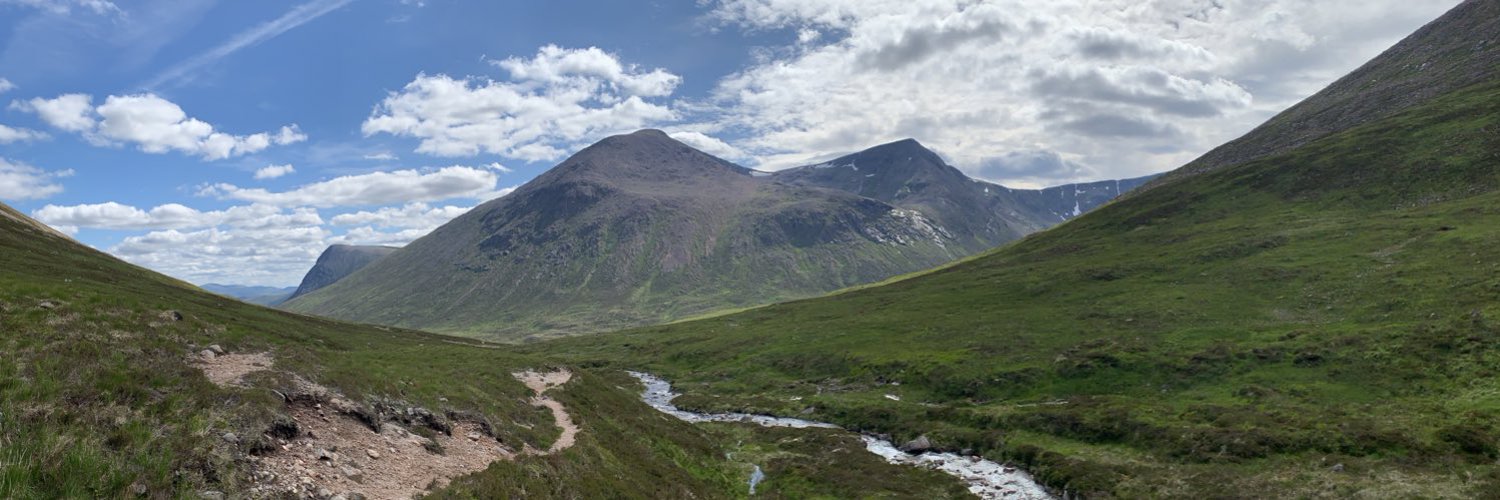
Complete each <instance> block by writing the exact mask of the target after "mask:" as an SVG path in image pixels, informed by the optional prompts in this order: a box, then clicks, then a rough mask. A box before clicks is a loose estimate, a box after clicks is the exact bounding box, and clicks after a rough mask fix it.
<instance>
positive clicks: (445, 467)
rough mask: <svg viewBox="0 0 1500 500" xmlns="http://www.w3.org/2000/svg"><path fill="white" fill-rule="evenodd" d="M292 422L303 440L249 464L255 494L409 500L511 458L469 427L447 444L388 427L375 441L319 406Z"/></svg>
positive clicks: (458, 427)
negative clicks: (358, 495)
mask: <svg viewBox="0 0 1500 500" xmlns="http://www.w3.org/2000/svg"><path fill="white" fill-rule="evenodd" d="M291 415H292V418H293V419H295V420H296V421H297V424H298V428H299V430H300V431H301V434H300V435H299V436H298V437H296V438H293V439H291V440H278V443H279V446H280V450H276V451H273V452H272V453H270V454H267V455H265V456H262V457H252V458H253V459H254V460H255V462H256V465H255V470H256V478H255V479H256V482H257V487H256V489H255V491H254V493H259V494H276V493H291V494H294V495H299V496H311V497H315V498H328V497H329V496H332V495H337V494H343V495H345V496H346V498H347V497H353V495H352V493H358V494H361V495H364V496H365V497H366V498H372V499H383V498H400V499H406V498H411V497H412V496H414V495H418V496H420V495H421V494H423V493H425V492H427V491H428V490H430V489H433V488H439V487H442V486H444V485H446V484H447V483H448V481H449V480H450V479H452V478H455V477H458V476H462V475H466V474H471V473H474V472H478V471H482V470H484V469H485V468H487V467H489V465H490V463H491V462H494V461H496V460H510V459H512V458H514V457H515V453H513V452H511V451H510V450H507V449H505V447H504V446H502V445H501V444H500V443H499V442H498V441H496V440H495V438H493V437H490V436H488V435H486V434H485V433H484V431H483V429H482V428H480V426H479V425H478V424H474V423H469V422H460V423H457V424H455V425H454V427H453V435H452V436H448V435H444V434H442V433H433V438H432V439H429V438H425V437H422V436H419V435H416V434H413V433H412V432H410V431H408V430H407V429H406V428H404V427H401V426H399V425H394V424H390V423H386V424H382V425H381V428H380V432H379V433H375V432H372V431H371V430H370V428H369V427H366V426H365V425H364V424H363V423H360V422H359V421H357V420H355V419H353V418H351V417H348V416H345V415H342V414H334V412H332V411H328V410H325V409H324V408H322V407H321V405H317V406H312V407H308V406H299V407H296V408H293V410H292V412H291Z"/></svg>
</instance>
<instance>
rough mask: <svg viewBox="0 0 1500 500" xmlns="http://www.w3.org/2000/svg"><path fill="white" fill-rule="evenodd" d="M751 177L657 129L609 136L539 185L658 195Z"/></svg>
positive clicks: (571, 159) (565, 162)
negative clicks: (631, 189) (572, 184)
mask: <svg viewBox="0 0 1500 500" xmlns="http://www.w3.org/2000/svg"><path fill="white" fill-rule="evenodd" d="M749 175H750V169H747V168H745V167H741V166H739V165H735V164H733V163H730V162H728V161H725V160H723V159H720V158H718V157H715V156H713V155H710V154H708V153H704V152H702V151H699V150H697V149H694V148H693V147H692V146H689V145H687V144H684V143H683V142H682V141H678V140H677V139H673V138H672V137H671V136H669V135H667V133H666V132H663V131H661V130H657V129H642V130H638V131H635V132H631V133H628V134H620V135H613V136H609V137H606V138H604V139H603V140H600V141H599V142H597V143H594V145H592V146H589V147H587V148H584V149H583V150H582V151H579V152H578V154H575V155H573V156H571V157H569V158H568V159H566V160H563V162H562V163H560V164H558V165H557V166H556V167H553V168H552V170H550V171H548V172H547V173H546V174H543V176H542V177H539V179H542V182H540V183H538V184H549V183H552V182H557V181H571V180H578V179H589V180H592V181H595V182H600V183H607V184H611V185H616V186H617V187H618V186H621V185H626V184H629V185H637V187H640V188H642V189H650V190H660V189H663V188H665V187H668V186H678V187H681V186H686V185H692V184H694V183H696V182H702V181H707V180H709V179H713V178H724V177H737V176H744V177H748V176H749Z"/></svg>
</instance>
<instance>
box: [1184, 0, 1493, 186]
mask: <svg viewBox="0 0 1500 500" xmlns="http://www.w3.org/2000/svg"><path fill="white" fill-rule="evenodd" d="M1496 31H1500V3H1497V2H1494V1H1490V0H1465V1H1464V2H1463V3H1461V4H1459V5H1458V6H1457V7H1454V8H1453V10H1452V11H1451V12H1449V13H1448V14H1447V15H1446V16H1445V17H1444V20H1443V21H1442V22H1434V23H1430V24H1428V25H1427V26H1424V27H1422V28H1421V30H1419V31H1417V32H1416V33H1414V34H1412V35H1411V37H1410V38H1408V39H1407V43H1401V44H1397V45H1396V46H1394V47H1391V48H1390V49H1389V50H1386V51H1385V52H1384V53H1382V54H1380V56H1378V57H1376V58H1375V59H1373V60H1371V61H1369V62H1367V63H1365V64H1364V65H1363V66H1360V67H1359V69H1356V70H1355V71H1354V72H1353V73H1350V74H1348V75H1346V76H1344V77H1343V78H1341V79H1339V80H1338V81H1336V82H1334V83H1333V84H1332V85H1329V86H1328V87H1327V88H1325V89H1323V90H1322V91H1319V92H1318V93H1317V94H1314V95H1313V96H1312V97H1309V98H1307V99H1306V100H1303V101H1302V102H1300V103H1298V104H1297V105H1295V106H1292V107H1291V108H1288V109H1287V110H1286V111H1283V112H1281V113H1279V114H1277V115H1276V116H1275V117H1274V118H1272V119H1271V120H1270V121H1267V122H1266V123H1265V124H1263V125H1261V126H1259V127H1257V128H1256V129H1255V130H1252V131H1251V132H1250V133H1248V134H1246V135H1245V136H1244V137H1240V138H1238V139H1235V140H1233V141H1230V142H1229V143H1227V144H1224V145H1223V146H1220V147H1218V148H1216V149H1214V150H1212V151H1209V152H1208V153H1207V154H1205V155H1203V156H1202V157H1201V158H1198V159H1197V160H1195V161H1193V162H1191V163H1189V164H1187V165H1186V166H1184V167H1182V168H1180V169H1178V170H1176V171H1173V172H1172V173H1171V174H1170V175H1168V176H1166V177H1165V178H1164V179H1163V182H1166V181H1169V180H1172V179H1177V178H1180V177H1186V176H1191V175H1196V174H1200V173H1203V172H1210V171H1214V170H1218V169H1222V168H1226V167H1231V166H1234V165H1239V164H1243V163H1246V162H1249V161H1252V160H1256V159H1260V158H1265V157H1268V156H1271V155H1276V154H1280V153H1284V152H1287V151H1289V150H1292V149H1295V148H1297V147H1300V146H1302V145H1305V144H1308V143H1310V142H1312V141H1315V140H1318V139H1320V138H1322V137H1325V136H1328V135H1330V134H1333V133H1337V132H1342V131H1345V130H1348V129H1350V128H1353V127H1357V126H1359V125H1362V124H1365V123H1368V122H1371V121H1374V120H1377V119H1380V118H1385V117H1389V116H1393V115H1395V114H1397V113H1400V112H1403V111H1405V110H1407V109H1410V108H1411V107H1413V106H1417V105H1420V104H1422V103H1425V102H1427V101H1429V100H1431V99H1432V98H1433V97H1435V96H1438V95H1442V94H1444V93H1447V92H1452V91H1454V90H1458V89H1462V88H1464V87H1468V86H1470V85H1475V84H1478V83H1482V82H1487V81H1490V80H1493V79H1494V78H1495V77H1496V76H1497V75H1500V47H1497V45H1496V41H1495V40H1494V39H1492V38H1489V36H1490V34H1493V33H1495V32H1496ZM1415 41H1421V43H1413V42H1415ZM1458 61H1462V63H1461V64H1456V62H1458Z"/></svg>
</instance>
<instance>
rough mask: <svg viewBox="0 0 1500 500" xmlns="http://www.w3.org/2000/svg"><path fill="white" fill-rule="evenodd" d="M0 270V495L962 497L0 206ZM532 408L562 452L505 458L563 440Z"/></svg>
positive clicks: (766, 433) (603, 377)
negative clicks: (269, 295)
mask: <svg viewBox="0 0 1500 500" xmlns="http://www.w3.org/2000/svg"><path fill="white" fill-rule="evenodd" d="M0 269H4V270H5V272H3V273H0V313H3V317H4V319H3V321H4V325H5V327H4V328H0V352H4V356H3V362H0V498H6V499H12V498H13V499H44V498H226V497H227V498H328V497H330V496H333V495H339V496H343V497H348V498H356V495H353V493H360V494H361V495H362V496H364V497H368V498H398V497H401V498H407V497H410V496H411V495H412V494H432V495H433V496H435V497H439V498H445V497H451V498H738V497H742V496H743V495H744V491H745V479H746V478H747V477H750V474H751V471H752V470H756V469H757V468H764V469H765V471H766V473H767V474H773V475H774V477H775V478H776V481H779V483H777V482H768V483H767V484H764V485H762V490H763V491H765V492H766V493H767V494H771V495H777V496H791V497H822V498H849V497H856V496H861V495H876V496H887V497H918V498H942V497H951V496H952V495H954V494H955V493H962V492H963V491H965V489H964V486H963V485H962V484H961V483H960V482H959V481H957V480H955V479H953V478H951V477H949V476H946V475H943V474H939V473H936V472H932V471H928V470H925V469H920V468H915V467H906V466H898V465H890V464H887V463H886V462H885V461H884V460H882V459H881V458H880V457H878V456H876V455H873V454H868V453H862V452H861V453H857V454H850V453H832V452H830V451H829V450H838V449H859V448H862V447H863V443H862V442H861V441H860V438H859V436H858V435H855V434H851V433H833V432H820V433H816V434H809V433H797V432H792V431H791V430H783V429H760V428H753V427H746V428H739V429H728V428H722V429H721V428H709V427H704V426H695V425H692V424H688V423H685V422H681V421H678V420H676V419H673V418H669V417H666V416H665V415H663V414H661V413H659V412H658V411H656V410H655V409H652V408H651V407H649V406H647V405H646V404H645V403H643V402H642V401H641V400H640V385H639V383H638V382H636V381H635V379H633V378H631V377H630V376H629V375H627V374H625V373H622V372H618V371H613V370H609V371H593V370H590V369H588V368H585V367H571V373H572V376H571V377H570V378H568V380H567V382H565V383H563V384H562V385H560V386H557V387H554V388H552V389H549V390H547V391H546V394H545V395H540V394H537V393H536V392H533V390H532V389H529V388H527V387H526V386H524V385H522V383H521V382H520V381H518V380H517V378H516V377H514V376H512V374H513V373H515V372H520V371H523V370H531V369H540V368H545V367H559V366H561V365H556V364H553V363H552V362H551V361H550V360H545V359H542V358H538V357H534V356H527V355H521V354H517V353H514V352H510V351H509V350H504V349H495V348H494V347H495V346H492V345H483V344H478V343H475V342H472V341H465V340H461V339H457V338H452V337H442V336H438V335H432V334H427V333H423V332H416V331H406V330H400V329H392V328H376V327H369V326H363V325H354V324H348V323H340V322H336V321H329V320H325V319H318V318H311V317H307V316H301V315H296V314H290V313H286V312H282V311H277V310H273V309H267V308H263V307H258V306H254V305H250V304H246V303H243V302H240V301H237V300H233V299H230V298H228V297H224V296H221V295H215V294H211V293H208V292H205V291H203V290H201V289H199V288H197V287H194V286H192V285H190V284H187V283H184V282H181V281H177V280H174V279H172V278H168V277H166V276H162V275H160V274H157V273H153V272H151V271H148V270H145V269H142V268H139V267H135V266H132V265H130V264H127V263H125V262H123V261H120V260H118V259H115V258H113V257H110V256H108V255H106V254H104V253H101V252H98V251H96V250H93V249H91V248H88V247H85V246H83V245H81V244H79V243H77V242H75V241H73V240H72V239H70V238H68V237H67V236H64V235H62V234H61V233H58V232H56V231H53V230H52V229H50V228H48V227H47V226H45V225H42V224H40V223H38V222H36V221H34V220H32V219H30V218H28V217H26V216H24V215H22V214H21V213H19V212H16V211H15V210H13V209H11V208H10V207H8V206H4V205H0ZM204 351H207V352H209V353H215V352H217V353H222V354H208V355H206V354H203V353H204ZM539 400H540V401H539ZM537 404H550V405H553V406H554V407H555V408H558V409H561V411H563V412H565V413H566V414H568V415H571V421H572V423H573V424H574V425H575V426H576V427H577V428H578V432H577V433H576V434H575V435H574V436H573V440H572V446H571V447H568V448H567V449H566V450H562V451H561V452H559V453H556V454H549V453H546V452H531V453H523V451H524V450H527V449H535V450H549V449H550V448H551V447H552V446H554V445H555V444H556V443H559V442H562V441H564V440H563V439H562V438H561V435H562V434H563V432H562V429H561V428H560V426H559V422H565V420H563V419H561V418H558V417H556V416H555V414H554V413H553V411H557V410H553V409H551V408H548V407H539V406H536V405H537ZM549 410H550V411H549ZM373 429H381V430H383V431H384V432H383V434H377V433H376V431H375V430H373ZM371 443H378V445H375V444H371ZM335 445H337V446H335ZM486 447H488V448H489V449H491V450H498V449H499V447H504V448H505V449H506V450H509V451H511V452H515V455H514V456H511V457H507V456H506V455H505V454H503V453H498V452H497V451H491V452H488V453H485V452H483V451H482V450H484V449H486ZM377 456H378V457H379V458H375V457H377ZM298 461H300V462H303V463H305V464H307V466H306V467H305V468H304V467H303V466H301V465H296V462H298ZM411 463H421V464H423V465H424V467H421V468H413V467H410V466H409V464H411ZM318 464H327V465H318ZM350 464H354V465H350ZM314 466H316V467H317V468H318V469H319V470H326V471H328V472H322V473H313V472H312V471H310V470H309V469H310V468H312V467H314ZM356 466H357V467H358V468H355V467H356ZM348 478H355V479H348ZM393 478H397V479H401V478H411V480H410V481H409V482H404V483H393V482H392V481H393ZM417 478H420V479H417ZM447 478H451V479H452V481H451V482H449V481H448V480H447ZM430 479H431V480H430ZM303 481H307V482H309V483H311V484H312V486H309V487H303V486H301V483H302V482H303ZM288 489H291V490H292V491H288ZM320 489H327V490H328V492H326V493H319V492H318V490H320ZM778 492H779V493H778Z"/></svg>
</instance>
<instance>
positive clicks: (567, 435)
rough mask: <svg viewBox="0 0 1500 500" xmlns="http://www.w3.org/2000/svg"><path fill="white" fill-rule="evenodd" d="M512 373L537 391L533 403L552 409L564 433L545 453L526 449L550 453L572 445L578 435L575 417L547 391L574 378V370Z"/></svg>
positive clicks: (529, 452) (531, 452) (533, 452)
mask: <svg viewBox="0 0 1500 500" xmlns="http://www.w3.org/2000/svg"><path fill="white" fill-rule="evenodd" d="M511 375H512V376H514V377H516V379H517V380H520V381H521V383H524V384H526V387H529V388H531V390H532V391H536V396H535V397H533V398H531V404H533V405H536V406H542V407H545V408H547V409H548V410H552V418H553V420H556V421H557V426H558V427H559V428H561V429H562V435H560V436H558V437H557V441H553V442H552V446H550V447H548V448H547V451H546V452H545V453H541V452H537V451H535V450H532V449H531V448H529V447H528V448H527V449H526V453H528V454H548V455H550V454H553V453H557V452H559V451H562V450H566V449H568V448H570V447H572V446H573V442H574V439H575V437H576V436H577V435H578V425H576V424H574V423H573V418H572V417H570V416H568V410H567V409H566V408H563V405H562V403H559V402H557V400H555V399H552V398H551V397H548V396H547V394H546V393H547V391H548V390H551V389H552V388H553V387H557V386H560V385H563V384H566V383H568V381H569V380H572V379H573V372H570V371H567V370H558V371H555V372H551V373H538V372H533V371H525V372H517V373H513V374H511Z"/></svg>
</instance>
